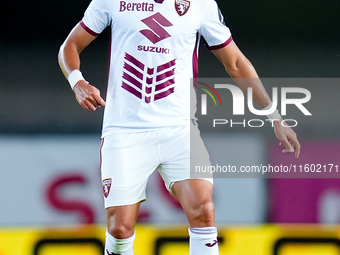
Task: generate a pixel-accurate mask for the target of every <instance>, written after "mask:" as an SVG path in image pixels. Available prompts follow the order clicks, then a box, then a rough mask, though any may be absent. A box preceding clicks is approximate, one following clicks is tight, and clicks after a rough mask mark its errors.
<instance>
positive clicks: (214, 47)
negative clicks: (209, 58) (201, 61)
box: [208, 36, 233, 50]
mask: <svg viewBox="0 0 340 255" xmlns="http://www.w3.org/2000/svg"><path fill="white" fill-rule="evenodd" d="M232 40H233V38H232V37H231V36H230V38H229V39H228V40H227V41H226V42H225V43H222V44H220V45H216V46H211V47H208V50H218V49H222V48H224V47H225V46H227V45H228V44H229V43H231V41H232Z"/></svg>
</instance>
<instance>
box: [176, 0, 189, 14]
mask: <svg viewBox="0 0 340 255" xmlns="http://www.w3.org/2000/svg"><path fill="white" fill-rule="evenodd" d="M189 7H190V1H187V0H176V1H175V9H176V11H177V13H178V15H179V16H183V15H185V14H186V13H187V12H188V10H189Z"/></svg>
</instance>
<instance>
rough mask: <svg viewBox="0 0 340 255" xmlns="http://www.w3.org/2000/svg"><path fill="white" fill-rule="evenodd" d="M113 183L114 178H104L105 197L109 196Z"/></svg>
mask: <svg viewBox="0 0 340 255" xmlns="http://www.w3.org/2000/svg"><path fill="white" fill-rule="evenodd" d="M111 184H112V179H111V178H108V179H105V180H103V182H102V185H103V194H104V197H105V198H107V197H108V196H109V194H110V189H111Z"/></svg>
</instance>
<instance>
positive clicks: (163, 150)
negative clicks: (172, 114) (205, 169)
mask: <svg viewBox="0 0 340 255" xmlns="http://www.w3.org/2000/svg"><path fill="white" fill-rule="evenodd" d="M193 123H194V124H191V125H192V127H191V129H190V127H189V126H181V127H170V128H162V129H155V130H148V131H141V132H133V133H123V134H122V133H119V134H114V135H110V136H107V137H104V138H103V140H102V147H101V174H102V185H103V193H104V200H105V208H108V207H111V206H122V205H130V204H135V203H137V202H141V201H144V200H146V195H145V190H146V184H147V181H148V178H149V176H150V175H151V174H152V173H153V171H154V170H155V169H157V170H158V171H159V173H160V175H161V176H162V178H163V180H164V182H165V185H166V188H167V189H168V190H169V191H170V192H171V193H172V191H171V188H172V185H173V184H174V183H175V182H177V181H182V180H187V179H190V163H191V165H193V164H194V165H210V160H209V155H208V152H207V150H206V148H205V146H204V143H203V141H202V139H201V137H200V133H199V130H198V128H197V124H195V122H193ZM194 125H196V126H194ZM190 131H191V132H190ZM190 135H191V136H192V137H193V136H195V139H194V141H195V146H194V149H193V150H192V152H191V155H190ZM192 139H193V138H192ZM193 152H194V154H196V155H193ZM195 179H197V178H195ZM199 179H205V180H207V181H209V182H211V183H212V182H213V181H212V180H213V179H212V178H199Z"/></svg>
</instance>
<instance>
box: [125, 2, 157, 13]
mask: <svg viewBox="0 0 340 255" xmlns="http://www.w3.org/2000/svg"><path fill="white" fill-rule="evenodd" d="M153 9H154V5H153V4H150V3H127V2H125V1H120V8H119V11H120V12H125V11H129V12H133V11H137V12H153Z"/></svg>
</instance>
